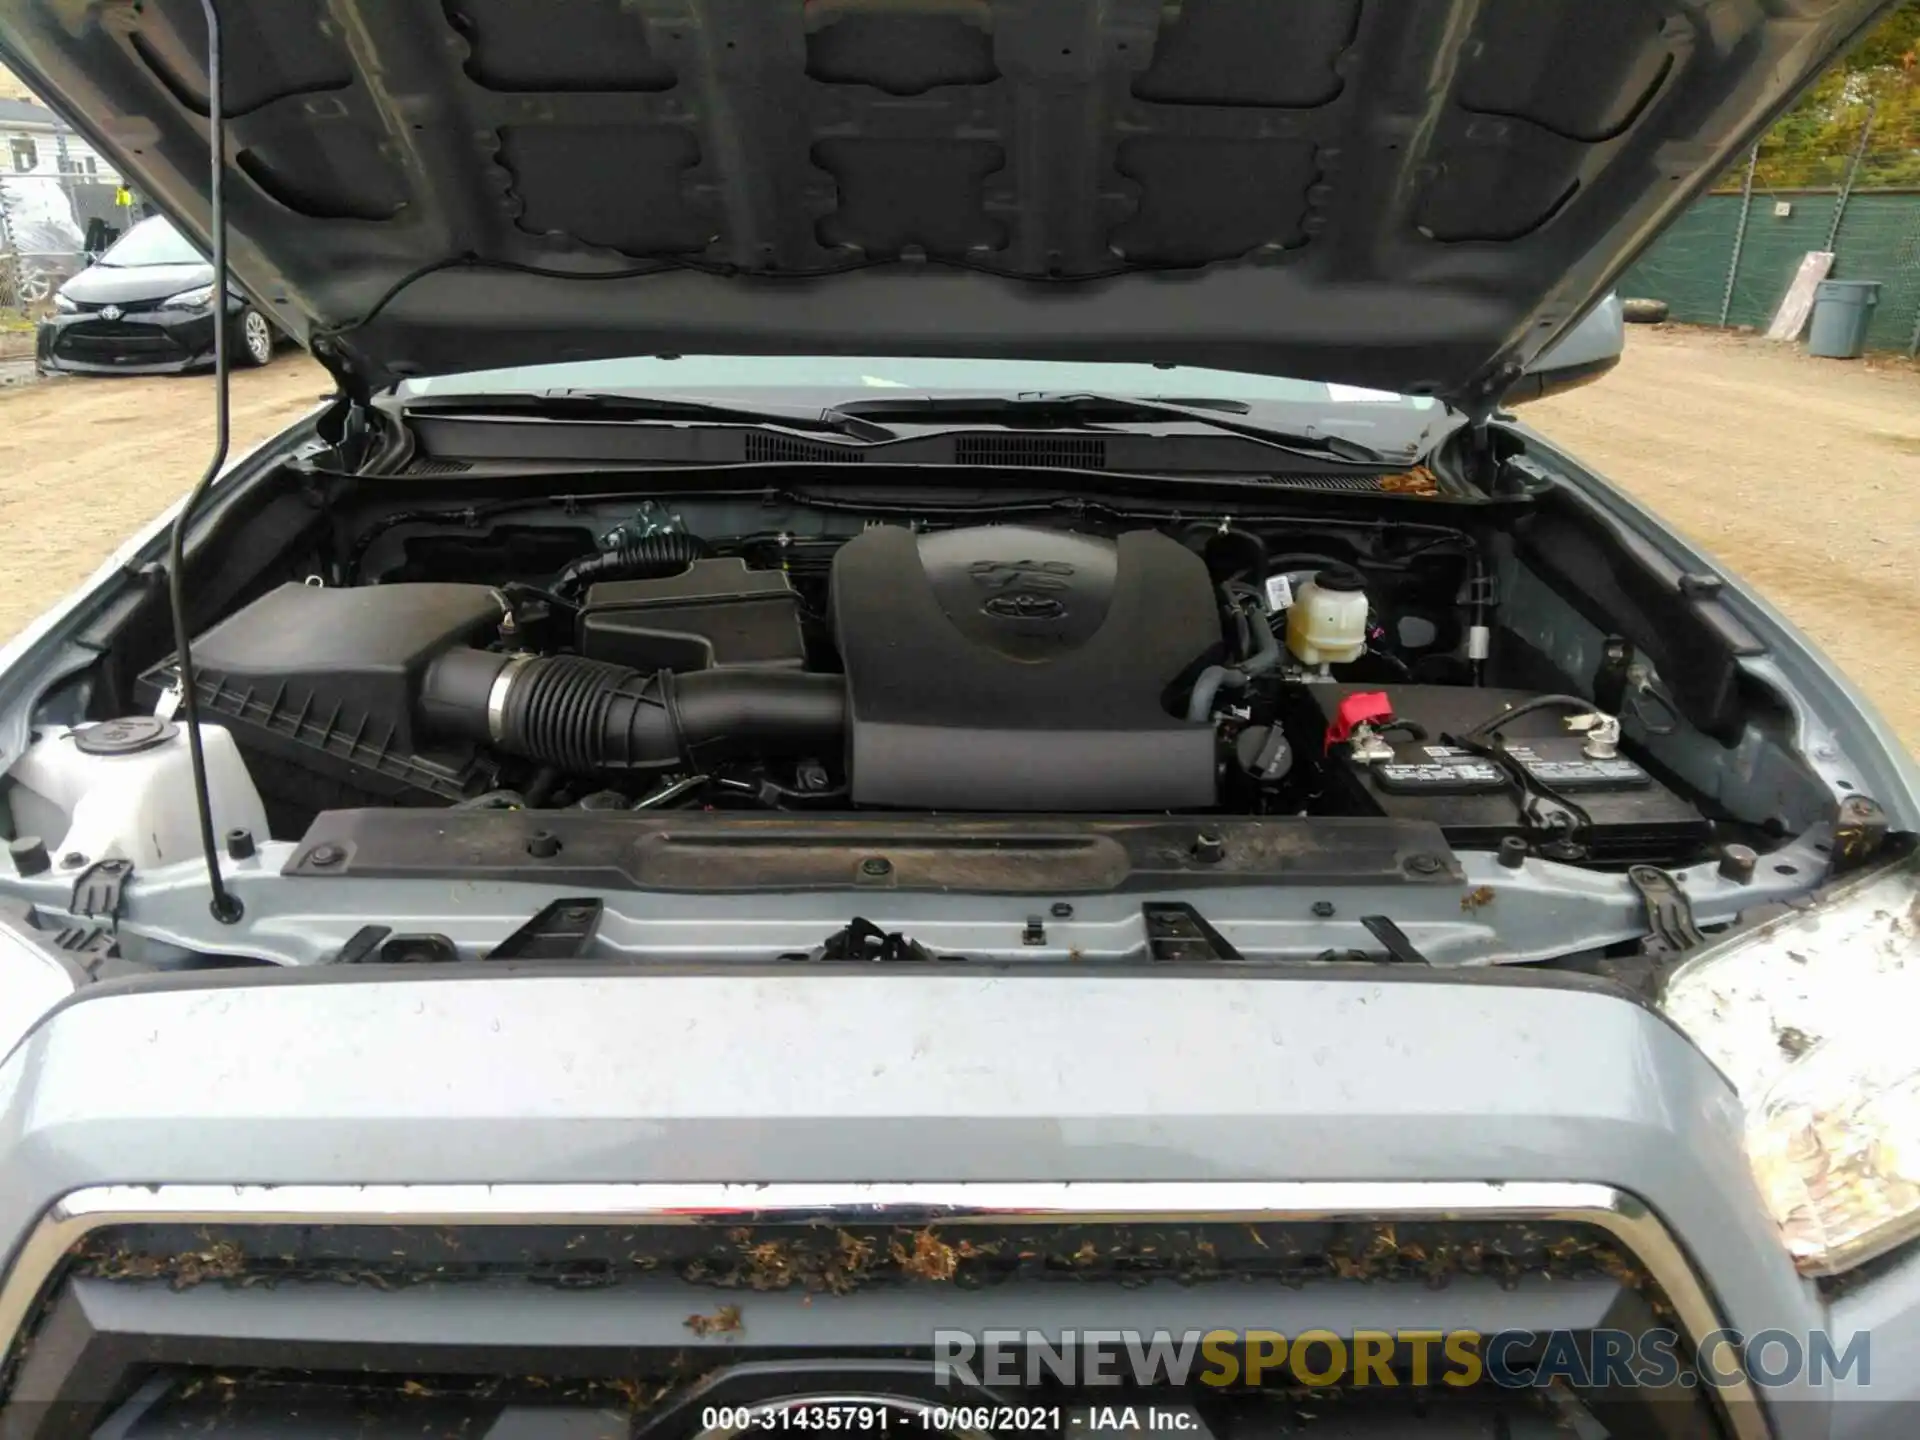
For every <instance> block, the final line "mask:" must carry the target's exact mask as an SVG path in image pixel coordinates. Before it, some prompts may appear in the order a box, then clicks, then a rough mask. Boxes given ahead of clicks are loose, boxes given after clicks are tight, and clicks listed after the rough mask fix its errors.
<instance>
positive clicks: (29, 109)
mask: <svg viewBox="0 0 1920 1440" xmlns="http://www.w3.org/2000/svg"><path fill="white" fill-rule="evenodd" d="M120 193H121V186H120V176H119V174H118V172H116V171H115V170H114V169H113V167H112V166H111V165H109V164H108V163H107V162H106V161H105V160H104V159H102V158H101V156H100V155H99V154H98V153H97V152H96V151H95V150H94V148H93V146H92V145H90V144H88V143H87V141H86V139H85V138H84V137H82V136H81V135H79V134H78V133H76V132H75V131H74V130H73V129H72V128H71V127H70V126H68V125H67V124H66V123H65V122H64V121H62V120H61V119H60V117H59V116H57V115H55V114H54V113H53V111H51V110H49V109H48V108H47V107H46V106H44V105H42V104H40V102H39V101H37V100H34V99H33V98H31V97H30V96H26V95H24V94H23V93H21V90H20V86H19V82H18V81H17V80H16V79H15V78H14V77H13V76H12V75H11V74H6V75H5V76H4V82H0V257H3V258H4V259H5V261H6V265H5V274H4V276H0V279H3V280H4V281H5V283H4V285H0V289H5V290H6V291H8V292H10V293H9V294H7V295H4V296H0V300H4V301H5V302H6V303H9V304H18V303H21V302H34V301H38V300H41V299H44V298H45V297H46V295H47V294H48V293H50V292H51V289H52V287H53V286H55V285H57V284H59V283H60V282H61V281H62V280H64V279H66V278H67V277H68V276H70V275H72V274H74V273H75V272H77V271H78V270H79V269H81V268H83V267H84V265H85V263H86V259H85V256H86V253H87V252H88V251H94V252H97V251H98V250H99V249H100V248H101V247H102V245H103V244H104V243H105V242H107V241H109V240H110V239H111V238H112V237H113V236H114V235H116V234H118V233H119V232H120V231H121V230H123V229H124V228H125V227H126V226H127V225H128V223H129V222H130V221H131V220H132V219H134V218H135V211H134V210H132V209H131V208H129V207H124V206H121V205H120V204H118V200H119V198H120Z"/></svg>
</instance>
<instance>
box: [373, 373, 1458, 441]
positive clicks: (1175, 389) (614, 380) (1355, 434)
mask: <svg viewBox="0 0 1920 1440" xmlns="http://www.w3.org/2000/svg"><path fill="white" fill-rule="evenodd" d="M543 390H620V391H632V392H637V393H641V394H646V395H654V396H662V397H679V398H695V397H697V398H699V399H701V400H707V401H721V402H730V403H733V404H740V405H747V404H753V403H761V404H781V405H786V406H796V407H798V406H813V405H819V406H822V407H826V406H831V405H836V404H844V403H846V402H848V401H851V400H862V399H882V398H893V399H907V398H909V397H910V396H912V395H914V394H932V395H941V394H947V395H953V394H969V395H980V394H989V395H1021V394H1034V393H1046V394H1054V395H1066V394H1081V393H1094V394H1100V395H1123V396H1129V397H1133V398H1137V399H1152V400H1164V401H1172V402H1179V401H1182V400H1235V401H1242V402H1245V403H1246V404H1247V405H1248V406H1249V407H1250V413H1251V415H1252V416H1254V417H1255V418H1265V419H1267V420H1269V421H1270V422H1274V423H1280V422H1285V423H1290V424H1294V425H1298V424H1302V423H1311V424H1315V425H1318V426H1321V427H1323V428H1326V429H1330V430H1336V431H1338V432H1339V433H1340V434H1342V435H1345V436H1348V437H1350V438H1353V439H1356V440H1362V441H1364V442H1366V443H1367V444H1370V445H1378V446H1381V447H1382V448H1389V449H1391V448H1396V447H1400V446H1405V445H1407V444H1410V443H1420V442H1423V441H1425V440H1428V439H1431V438H1432V434H1433V427H1434V426H1436V425H1437V424H1439V423H1441V422H1442V421H1444V420H1445V419H1446V418H1447V412H1446V410H1445V407H1443V406H1442V405H1441V404H1440V403H1439V402H1438V401H1436V400H1434V399H1433V398H1432V397H1430V396H1425V395H1395V394H1392V393H1390V392H1388V391H1385V390H1364V389H1360V388H1359V387H1357V386H1352V385H1333V384H1327V383H1325V382H1323V381H1319V380H1296V379H1291V378H1288V377H1286V376H1282V375H1257V374H1248V373H1245V372H1241V371H1237V370H1205V369H1199V368H1195V367H1193V366H1182V365H1165V366H1162V365H1133V364H1107V363H1101V362H1093V363H1087V362H1082V361H1064V360H971V359H954V358H944V357H924V356H923V357H900V356H894V357H883V356H857V355H856V356H843V355H686V356H658V355H641V356H632V357H628V358H625V359H619V360H583V361H575V362H571V363H566V364H558V365H529V366H521V367H518V368H515V369H511V370H473V371H468V372H466V373H464V374H458V375H437V376H432V377H428V378H423V379H418V380H408V381H404V382H402V383H401V385H400V386H399V387H398V389H397V392H396V393H397V395H398V397H399V399H400V400H401V401H402V402H403V403H404V402H405V401H407V400H412V399H420V398H423V397H427V396H450V395H476V394H483V393H484V394H495V395H497V394H503V393H507V394H511V393H514V392H532V391H543Z"/></svg>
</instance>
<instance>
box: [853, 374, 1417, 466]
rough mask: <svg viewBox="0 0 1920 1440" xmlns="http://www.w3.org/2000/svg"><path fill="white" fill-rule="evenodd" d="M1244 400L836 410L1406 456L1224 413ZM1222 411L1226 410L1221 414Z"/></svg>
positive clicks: (1000, 401)
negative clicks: (1191, 429) (1151, 425)
mask: <svg viewBox="0 0 1920 1440" xmlns="http://www.w3.org/2000/svg"><path fill="white" fill-rule="evenodd" d="M1251 408H1252V407H1250V406H1248V405H1246V404H1244V403H1242V402H1240V401H1236V400H1178V401H1175V400H1145V399H1140V398H1137V397H1135V396H1131V395H1099V394H1093V393H1090V392H1085V391H1075V392H1072V393H1062V394H1053V393H1046V392H1027V393H1023V394H1019V395H979V396H951V395H938V396H933V395H929V396H922V397H920V398H918V399H911V400H909V399H905V398H902V399H898V400H855V401H852V402H849V403H847V404H843V405H841V406H840V407H838V412H837V413H839V414H840V415H843V416H851V417H855V418H861V419H875V418H882V417H884V418H887V419H893V420H919V419H922V418H923V417H924V418H925V419H926V420H929V421H938V420H948V421H954V422H960V421H963V420H965V419H969V418H971V419H976V420H991V421H993V422H994V423H996V424H1002V425H1005V424H1030V425H1035V426H1044V425H1049V424H1051V425H1062V424H1066V425H1078V426H1097V425H1098V424H1100V423H1101V422H1102V421H1106V422H1110V423H1113V424H1121V425H1124V424H1129V423H1138V422H1141V421H1150V420H1183V421H1187V422H1189V423H1191V424H1195V425H1205V426H1208V427H1209V428H1211V429H1214V430H1224V431H1226V432H1227V433H1228V434H1230V435H1239V436H1242V437H1244V438H1245V439H1248V440H1253V441H1257V442H1259V443H1260V444H1262V445H1267V446H1270V447H1272V448H1273V449H1275V450H1284V451H1286V452H1287V453H1288V454H1290V455H1303V456H1306V457H1308V458H1309V459H1315V460H1339V461H1344V462H1346V463H1348V464H1353V465H1401V464H1405V463H1407V462H1408V461H1409V460H1410V459H1411V458H1412V454H1413V452H1412V449H1411V447H1410V448H1409V449H1407V450H1403V451H1401V452H1399V453H1398V454H1393V455H1390V454H1388V453H1387V452H1385V451H1384V450H1376V449H1374V447H1373V446H1371V445H1367V444H1363V443H1362V442H1360V441H1358V440H1349V439H1348V438H1347V437H1346V436H1344V435H1335V434H1331V433H1328V432H1326V431H1321V430H1313V429H1302V430H1289V429H1286V428H1284V427H1282V426H1277V425H1262V424H1259V423H1257V422H1255V421H1241V420H1234V419H1230V418H1228V414H1242V415H1244V414H1247V413H1248V412H1249V411H1250V410H1251ZM1222 412H1227V413H1222Z"/></svg>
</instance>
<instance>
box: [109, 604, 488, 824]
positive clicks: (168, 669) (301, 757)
mask: <svg viewBox="0 0 1920 1440" xmlns="http://www.w3.org/2000/svg"><path fill="white" fill-rule="evenodd" d="M501 614H502V602H501V600H500V597H499V596H498V595H497V594H496V593H495V592H494V591H492V590H490V589H488V588H487V587H486V586H484V585H367V586H361V587H358V588H355V589H338V590H336V589H322V588H319V587H316V586H309V585H299V584H287V585H282V586H280V587H279V588H278V589H276V590H270V591H268V592H267V593H266V594H265V595H262V596H261V597H260V598H259V599H258V600H255V601H254V602H253V603H252V604H251V605H248V606H246V607H245V608H244V609H241V610H238V611H235V612H234V613H233V614H232V615H229V616H228V617H227V618H226V619H225V620H222V621H221V622H220V623H219V624H218V625H215V626H214V627H213V628H212V629H210V630H208V631H206V632H205V633H204V634H202V635H200V636H199V637H198V638H197V639H195V640H194V642H193V664H194V676H195V679H196V681H197V682H198V686H199V692H200V707H201V714H202V715H203V716H204V717H205V718H206V719H207V720H208V721H210V722H213V723H216V724H220V725H224V726H226V727H227V729H228V730H230V731H231V732H232V733H233V738H234V739H235V740H236V741H237V742H238V743H239V745H240V747H241V749H242V750H243V751H244V752H245V754H246V757H247V764H248V768H249V769H250V770H251V771H252V772H253V775H254V779H255V781H256V782H257V783H258V785H259V787H260V791H261V794H262V796H263V797H264V798H265V800H266V801H267V807H268V811H269V814H270V815H272V816H273V817H274V822H275V824H274V828H275V830H276V832H280V831H282V829H283V827H284V826H285V825H286V824H293V825H294V826H295V827H296V828H295V833H297V831H298V829H303V828H304V827H305V823H306V820H305V818H297V819H289V817H299V816H303V815H310V813H311V812H312V811H313V810H316V809H337V808H343V807H350V806H357V805H367V804H373V803H379V802H383V801H384V802H386V803H394V802H399V803H403V804H416V805H417V804H426V803H430V802H432V801H434V800H439V801H452V800H460V799H464V798H466V797H468V796H470V795H473V794H477V793H479V792H480V791H482V790H486V789H490V788H492V786H493V784H494V782H495V776H494V774H493V771H492V768H491V764H490V762H489V761H488V760H487V759H486V757H484V756H482V755H481V754H479V752H478V751H477V749H476V748H475V747H474V746H472V745H470V744H465V743H462V742H454V743H452V744H450V745H449V744H444V743H441V742H438V741H435V742H432V743H429V742H428V741H427V740H426V739H425V738H424V737H422V736H420V735H418V734H417V733H416V731H415V725H414V710H415V701H416V699H417V697H418V695H419V691H420V680H421V677H422V676H423V675H424V674H425V673H426V669H427V666H428V665H429V664H431V663H432V662H433V660H434V659H435V658H436V657H438V656H439V655H441V654H442V653H444V652H445V651H446V650H448V649H449V648H451V647H452V646H455V645H470V644H481V645H484V644H486V643H487V642H488V641H489V640H490V639H491V638H492V637H493V635H494V634H495V633H496V631H497V629H498V626H499V624H500V618H501ZM178 678H179V667H178V665H177V664H176V663H175V661H174V660H173V659H172V658H169V659H167V660H165V661H163V662H162V663H161V664H159V665H156V666H154V667H153V669H151V670H149V671H147V673H146V674H144V675H143V676H141V677H140V693H141V694H142V696H143V697H144V698H145V699H146V700H147V701H148V703H152V702H153V701H155V700H157V699H158V698H159V696H160V693H161V692H162V691H163V690H167V689H170V688H172V687H173V686H174V685H175V684H176V683H178Z"/></svg>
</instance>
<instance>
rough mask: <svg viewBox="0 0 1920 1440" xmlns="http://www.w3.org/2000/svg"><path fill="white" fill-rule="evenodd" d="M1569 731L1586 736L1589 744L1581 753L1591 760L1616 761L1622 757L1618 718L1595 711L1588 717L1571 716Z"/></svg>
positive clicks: (1568, 723)
mask: <svg viewBox="0 0 1920 1440" xmlns="http://www.w3.org/2000/svg"><path fill="white" fill-rule="evenodd" d="M1567 729H1569V730H1571V731H1573V732H1574V733H1575V734H1576V735H1585V736H1586V737H1587V743H1586V744H1584V745H1582V746H1581V747H1580V753H1581V754H1582V755H1585V756H1586V757H1587V758H1588V759H1589V760H1615V759H1618V758H1619V755H1620V720H1619V718H1618V717H1617V716H1613V715H1602V714H1601V713H1600V712H1599V711H1597V710H1596V711H1594V712H1592V713H1591V714H1587V715H1569V716H1568V717H1567Z"/></svg>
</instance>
